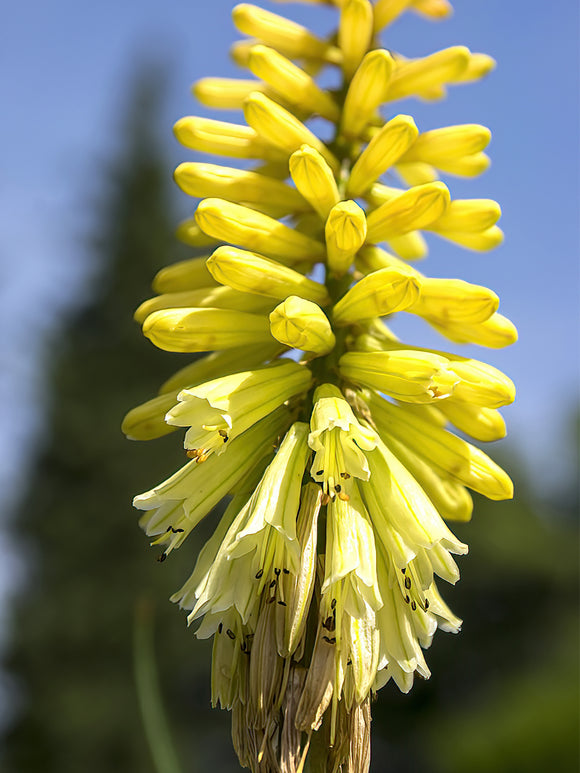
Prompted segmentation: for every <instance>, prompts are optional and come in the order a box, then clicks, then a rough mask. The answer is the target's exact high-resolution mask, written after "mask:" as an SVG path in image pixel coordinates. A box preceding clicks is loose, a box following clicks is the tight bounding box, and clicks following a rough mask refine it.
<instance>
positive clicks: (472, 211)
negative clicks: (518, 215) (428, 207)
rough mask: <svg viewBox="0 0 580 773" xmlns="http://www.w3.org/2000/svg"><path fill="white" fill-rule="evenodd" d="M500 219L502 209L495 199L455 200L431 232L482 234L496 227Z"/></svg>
mask: <svg viewBox="0 0 580 773" xmlns="http://www.w3.org/2000/svg"><path fill="white" fill-rule="evenodd" d="M500 217H501V208H500V206H499V204H498V203H497V201H493V199H455V200H454V201H452V202H451V203H450V204H449V206H448V207H447V209H446V211H445V213H444V214H443V215H442V216H441V217H440V218H439V219H438V220H436V221H435V222H434V223H432V224H431V225H430V226H429V230H431V229H432V230H434V231H447V232H449V231H455V232H458V233H470V234H472V233H480V232H481V231H486V230H488V229H489V228H491V227H492V226H493V225H495V224H496V223H497V221H498V220H499V219H500Z"/></svg>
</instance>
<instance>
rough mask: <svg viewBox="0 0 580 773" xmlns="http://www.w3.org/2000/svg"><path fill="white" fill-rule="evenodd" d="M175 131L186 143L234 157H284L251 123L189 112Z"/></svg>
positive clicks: (178, 123) (194, 147)
mask: <svg viewBox="0 0 580 773" xmlns="http://www.w3.org/2000/svg"><path fill="white" fill-rule="evenodd" d="M173 131H174V133H175V136H176V138H177V139H178V141H179V142H181V144H182V145H185V147H186V148H191V149H192V150H199V151H201V152H202V153H214V154H216V155H220V156H231V157H232V158H263V159H267V160H277V159H280V158H284V156H283V154H282V153H281V152H280V151H279V150H278V149H277V148H274V147H272V145H270V144H269V143H268V142H265V141H264V140H263V139H262V138H261V137H260V136H259V135H258V134H257V133H256V132H255V131H254V130H253V129H252V128H251V127H250V126H243V125H240V124H235V123H226V122H225V121H214V120H212V119H211V118H198V117H193V116H187V117H186V118H181V119H180V120H179V121H177V123H176V124H175V126H174V127H173Z"/></svg>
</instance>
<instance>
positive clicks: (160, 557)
mask: <svg viewBox="0 0 580 773" xmlns="http://www.w3.org/2000/svg"><path fill="white" fill-rule="evenodd" d="M166 558H167V553H161V554H160V555H158V556H157V560H158V561H159V563H160V564H162V563H163V562H164V561H165V559H166Z"/></svg>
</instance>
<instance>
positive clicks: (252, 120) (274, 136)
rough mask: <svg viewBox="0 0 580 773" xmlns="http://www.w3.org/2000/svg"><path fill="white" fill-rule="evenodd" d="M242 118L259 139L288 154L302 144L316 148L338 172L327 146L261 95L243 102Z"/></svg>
mask: <svg viewBox="0 0 580 773" xmlns="http://www.w3.org/2000/svg"><path fill="white" fill-rule="evenodd" d="M244 115H245V117H246V121H247V122H248V123H249V125H250V126H251V127H252V128H253V129H254V131H256V132H257V133H258V134H259V135H260V136H261V137H263V138H264V139H265V140H267V141H268V142H270V143H271V144H272V145H274V146H275V147H277V148H281V149H282V150H284V151H286V153H287V154H288V155H291V154H292V153H294V152H295V151H297V150H299V149H300V148H301V146H302V145H310V147H312V148H315V150H317V151H318V152H319V153H320V154H321V155H322V156H323V157H324V158H325V160H326V161H327V163H328V164H329V166H330V167H331V169H333V170H334V171H337V170H338V168H339V163H338V161H337V160H336V158H335V157H334V155H333V154H332V153H331V152H330V151H329V150H328V148H327V147H326V145H325V144H324V143H323V142H322V141H321V140H319V139H318V137H316V135H315V134H313V133H312V132H311V131H310V129H308V128H307V127H306V126H304V124H303V123H302V122H301V121H299V120H298V118H296V117H295V116H294V115H292V113H290V112H289V111H288V110H286V109H285V108H284V107H282V106H281V105H279V104H278V103H277V102H274V100H272V99H270V98H269V97H267V96H266V95H264V94H259V93H257V92H255V93H252V94H251V95H250V96H248V98H247V99H246V101H245V102H244Z"/></svg>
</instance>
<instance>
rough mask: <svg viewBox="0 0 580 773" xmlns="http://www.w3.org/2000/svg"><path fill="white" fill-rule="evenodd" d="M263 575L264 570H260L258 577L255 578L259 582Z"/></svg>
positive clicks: (257, 573)
mask: <svg viewBox="0 0 580 773" xmlns="http://www.w3.org/2000/svg"><path fill="white" fill-rule="evenodd" d="M263 574H264V570H263V569H258V571H257V572H256V575H255V576H256V580H259V579H260V577H261V576H262V575H263Z"/></svg>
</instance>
